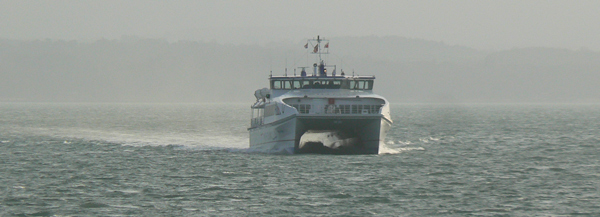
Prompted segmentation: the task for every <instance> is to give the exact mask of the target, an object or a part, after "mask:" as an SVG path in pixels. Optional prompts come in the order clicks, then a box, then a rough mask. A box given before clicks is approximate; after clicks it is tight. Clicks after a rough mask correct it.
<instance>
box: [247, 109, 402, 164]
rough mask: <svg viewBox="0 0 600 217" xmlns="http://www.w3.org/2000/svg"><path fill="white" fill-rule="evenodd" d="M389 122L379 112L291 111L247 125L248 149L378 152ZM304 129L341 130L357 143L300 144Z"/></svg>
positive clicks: (309, 151)
mask: <svg viewBox="0 0 600 217" xmlns="http://www.w3.org/2000/svg"><path fill="white" fill-rule="evenodd" d="M390 126H391V123H390V122H389V121H387V120H386V119H385V118H384V117H383V115H381V114H373V115H361V116H356V115H348V116H321V115H292V116H290V117H288V118H285V119H282V120H279V121H276V122H274V123H270V124H265V125H261V126H257V127H253V128H250V129H249V131H250V149H251V150H252V151H257V152H270V153H273V152H275V153H289V154H293V153H324V154H378V153H379V148H380V146H381V145H383V143H384V141H385V136H386V134H387V131H388V130H389V128H390ZM307 131H331V132H334V131H335V132H341V133H343V134H344V135H347V136H349V137H351V138H356V139H355V140H353V141H357V142H356V144H353V145H352V146H348V147H340V148H336V149H330V148H326V147H319V146H306V145H305V146H301V144H300V141H301V138H302V136H303V135H304V134H305V133H307Z"/></svg>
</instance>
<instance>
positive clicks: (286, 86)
mask: <svg viewBox="0 0 600 217" xmlns="http://www.w3.org/2000/svg"><path fill="white" fill-rule="evenodd" d="M281 82H283V89H286V90H291V89H292V81H281Z"/></svg>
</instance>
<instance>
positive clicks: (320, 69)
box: [304, 35, 329, 76]
mask: <svg viewBox="0 0 600 217" xmlns="http://www.w3.org/2000/svg"><path fill="white" fill-rule="evenodd" d="M321 43H325V45H324V46H321ZM308 44H310V45H311V46H312V47H313V52H312V54H316V55H317V59H316V62H315V63H314V64H313V67H314V72H313V76H327V69H326V66H327V65H326V64H325V61H323V56H322V55H323V54H329V40H327V39H322V38H321V36H320V35H317V39H309V40H308V42H307V43H306V45H305V46H304V47H305V48H308Z"/></svg>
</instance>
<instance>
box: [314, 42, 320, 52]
mask: <svg viewBox="0 0 600 217" xmlns="http://www.w3.org/2000/svg"><path fill="white" fill-rule="evenodd" d="M318 51H319V44H317V45H315V49H314V50H313V53H316V52H318Z"/></svg>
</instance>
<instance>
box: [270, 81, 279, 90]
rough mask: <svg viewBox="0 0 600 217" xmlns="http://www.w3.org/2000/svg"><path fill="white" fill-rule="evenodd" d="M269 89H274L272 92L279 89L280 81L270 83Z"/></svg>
mask: <svg viewBox="0 0 600 217" xmlns="http://www.w3.org/2000/svg"><path fill="white" fill-rule="evenodd" d="M271 89H274V90H279V89H281V81H271Z"/></svg>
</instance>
